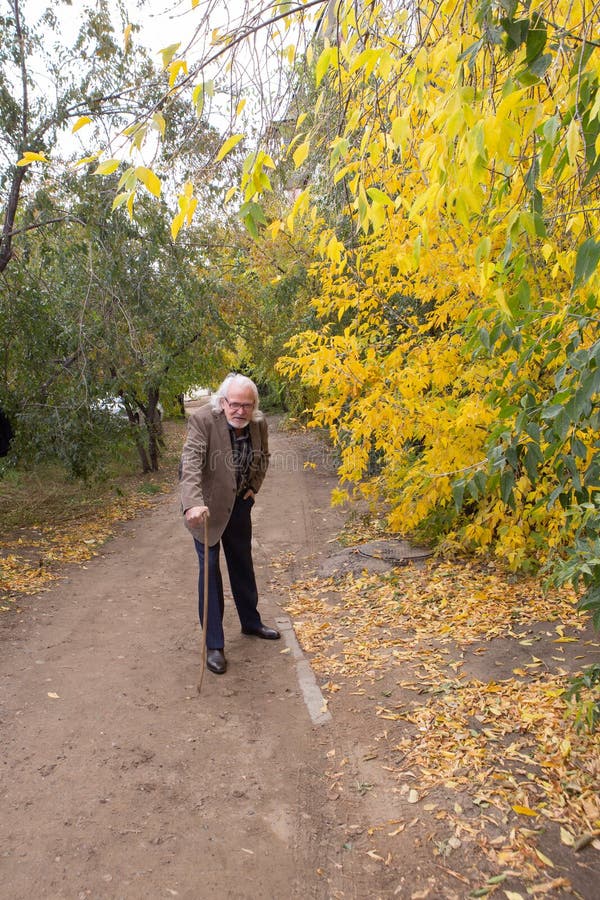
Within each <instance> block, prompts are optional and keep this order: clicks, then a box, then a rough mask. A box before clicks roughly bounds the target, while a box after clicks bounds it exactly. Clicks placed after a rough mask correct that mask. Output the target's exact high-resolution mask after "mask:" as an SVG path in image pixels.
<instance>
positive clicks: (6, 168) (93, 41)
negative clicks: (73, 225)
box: [0, 0, 153, 272]
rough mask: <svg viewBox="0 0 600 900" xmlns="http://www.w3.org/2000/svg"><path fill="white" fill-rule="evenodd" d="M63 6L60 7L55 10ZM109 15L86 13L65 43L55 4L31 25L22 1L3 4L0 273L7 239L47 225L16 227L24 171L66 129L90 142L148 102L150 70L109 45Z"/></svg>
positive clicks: (8, 249)
mask: <svg viewBox="0 0 600 900" xmlns="http://www.w3.org/2000/svg"><path fill="white" fill-rule="evenodd" d="M70 5H71V4H70V2H69V0H62V6H63V7H64V6H70ZM113 8H114V7H113V5H112V4H109V3H108V2H107V0H100V2H99V3H97V4H96V6H95V8H94V9H91V8H88V9H86V11H85V14H84V16H83V18H82V19H81V25H80V30H79V32H78V34H77V35H76V37H75V38H74V40H73V41H72V42H71V43H69V42H68V41H66V40H65V38H64V37H63V34H62V28H63V24H64V23H63V22H62V20H61V19H60V17H59V13H60V7H59V9H57V4H56V3H54V4H49V5H48V7H47V8H46V10H45V11H44V12H43V13H42V14H41V16H40V17H39V20H38V21H37V22H35V23H33V24H32V19H33V11H32V10H30V8H29V7H28V5H27V2H26V0H3V5H2V12H1V14H0V27H1V28H2V35H3V41H2V47H0V123H1V124H0V186H1V188H2V195H3V199H2V233H1V236H0V272H3V271H4V270H5V269H6V267H7V265H8V263H9V262H10V260H11V258H12V257H13V255H14V239H15V236H16V234H18V233H22V228H24V227H25V228H39V227H42V226H44V224H51V223H52V221H54V220H41V221H37V222H35V223H26V224H24V225H20V226H17V225H16V222H17V215H18V209H19V203H20V200H21V195H22V191H23V187H24V184H25V183H26V181H27V180H28V178H29V177H30V174H31V170H30V168H29V165H28V163H29V162H31V161H33V160H36V161H37V162H39V163H40V164H42V165H44V161H45V160H47V158H48V155H49V154H50V152H51V151H53V150H56V149H57V148H58V147H59V146H60V141H61V136H64V134H65V132H66V128H67V126H68V125H69V124H71V125H72V131H73V132H80V130H81V129H82V128H84V127H85V128H87V129H88V130H89V129H90V128H91V129H92V130H93V134H94V140H96V141H98V140H99V136H100V134H101V133H106V132H107V131H108V132H110V129H111V128H112V129H114V128H115V127H116V128H118V127H119V125H121V127H122V126H123V125H124V123H125V121H126V119H125V116H128V117H131V116H135V115H137V114H138V113H139V111H140V109H143V108H145V105H146V104H147V103H148V102H149V97H148V93H147V88H146V87H145V86H147V85H151V84H152V78H153V76H152V67H151V65H150V63H149V60H148V58H147V56H146V55H145V54H144V53H143V52H142V51H141V50H139V49H130V50H126V49H125V48H124V47H123V46H122V44H121V40H120V39H118V40H117V39H116V36H115V23H114V21H113V18H112V16H111V11H112V9H113ZM118 11H119V13H120V14H121V16H122V17H123V16H125V11H124V10H123V9H122V8H121V7H119V8H118ZM124 27H125V22H124V21H122V28H124ZM48 85H50V89H48ZM15 229H16V231H15Z"/></svg>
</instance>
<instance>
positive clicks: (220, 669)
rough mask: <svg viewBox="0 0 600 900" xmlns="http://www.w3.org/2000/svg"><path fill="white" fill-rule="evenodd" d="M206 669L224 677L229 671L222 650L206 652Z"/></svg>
mask: <svg viewBox="0 0 600 900" xmlns="http://www.w3.org/2000/svg"><path fill="white" fill-rule="evenodd" d="M206 668H207V669H210V671H211V672H215V674H217V675H224V674H225V672H226V671H227V660H226V659H225V654H224V653H223V651H222V650H207V651H206Z"/></svg>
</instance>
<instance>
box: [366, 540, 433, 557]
mask: <svg viewBox="0 0 600 900" xmlns="http://www.w3.org/2000/svg"><path fill="white" fill-rule="evenodd" d="M356 549H357V550H358V552H359V553H360V554H361V555H362V556H370V557H372V558H373V559H385V560H387V561H388V562H407V561H409V560H411V559H426V557H428V556H431V554H432V552H433V551H432V550H429V548H428V547H423V546H419V545H418V544H411V543H410V541H383V540H381V541H369V542H368V543H366V544H361V545H360V547H357V548H356Z"/></svg>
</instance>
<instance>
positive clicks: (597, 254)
mask: <svg viewBox="0 0 600 900" xmlns="http://www.w3.org/2000/svg"><path fill="white" fill-rule="evenodd" d="M599 261H600V243H597V242H596V241H595V240H594V239H593V238H588V240H587V241H585V242H584V243H583V244H582V245H581V247H580V248H579V250H578V251H577V259H576V261H575V277H574V278H573V287H572V290H573V291H574V290H575V289H576V288H578V287H579V286H580V285H582V284H585V283H586V281H588V280H589V279H590V278H591V276H592V275H593V274H594V272H595V271H596V267H597V265H598V262H599Z"/></svg>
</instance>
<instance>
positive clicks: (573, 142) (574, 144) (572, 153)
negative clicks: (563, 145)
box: [567, 118, 581, 166]
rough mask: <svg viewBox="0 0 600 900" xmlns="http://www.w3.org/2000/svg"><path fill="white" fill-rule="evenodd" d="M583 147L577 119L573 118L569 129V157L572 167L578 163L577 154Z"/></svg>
mask: <svg viewBox="0 0 600 900" xmlns="http://www.w3.org/2000/svg"><path fill="white" fill-rule="evenodd" d="M580 145H581V135H580V134H579V127H578V124H577V119H576V118H572V119H571V124H570V125H569V127H568V129H567V154H568V156H569V162H570V163H571V165H572V166H574V165H576V163H577V152H578V150H579V147H580Z"/></svg>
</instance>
